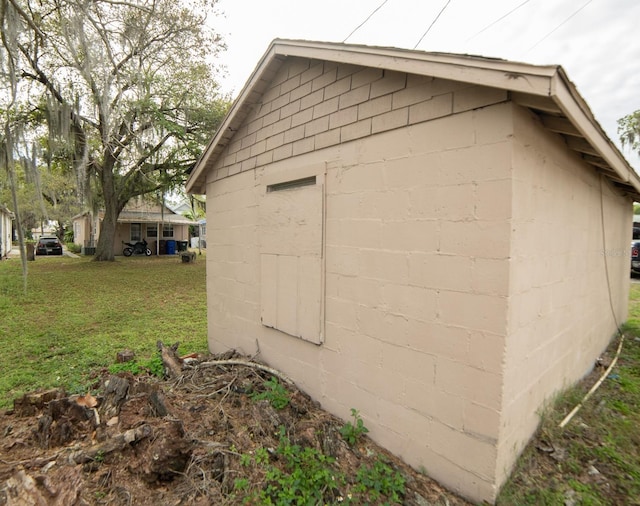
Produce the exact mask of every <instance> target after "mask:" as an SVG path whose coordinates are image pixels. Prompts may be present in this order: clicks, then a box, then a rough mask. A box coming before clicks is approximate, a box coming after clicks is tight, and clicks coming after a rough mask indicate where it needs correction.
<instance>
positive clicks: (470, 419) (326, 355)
mask: <svg viewBox="0 0 640 506" xmlns="http://www.w3.org/2000/svg"><path fill="white" fill-rule="evenodd" d="M426 82H431V81H426ZM405 100H409V96H408V95H406V96H405ZM411 100H412V101H413V100H416V98H415V96H413V98H411ZM496 109H497V110H496ZM510 115H511V105H510V104H508V103H505V104H500V105H497V106H493V107H489V108H482V109H478V110H472V111H466V112H462V113H458V114H450V115H449V116H445V117H442V118H439V119H436V120H432V121H428V122H422V123H417V124H415V125H411V126H409V127H407V128H405V129H401V130H398V129H392V130H388V131H386V132H382V133H380V134H377V135H374V136H368V137H365V138H362V139H358V140H356V141H353V142H348V143H343V144H340V145H338V146H335V147H333V148H329V149H323V150H319V151H314V152H311V153H307V154H305V155H301V156H297V157H295V158H289V159H284V160H281V161H280V162H277V163H272V164H271V165H269V166H268V167H257V168H255V169H254V170H251V171H244V172H242V173H238V174H236V175H234V176H233V177H227V178H223V179H221V180H220V179H219V180H215V179H214V177H211V176H213V175H210V180H209V183H208V189H207V195H208V197H209V202H210V203H209V205H208V209H207V212H208V216H207V223H208V227H209V230H210V232H211V233H210V234H209V235H210V239H209V242H208V258H207V261H208V262H209V270H208V276H207V282H208V284H209V286H208V293H209V297H210V301H209V310H210V317H209V325H210V329H209V335H210V345H211V348H212V350H216V351H221V350H222V349H226V348H238V349H241V350H242V351H244V352H245V353H249V354H253V353H255V352H256V351H257V348H256V342H257V343H258V346H259V349H260V355H261V358H263V359H264V360H266V361H267V362H268V363H270V364H271V365H273V366H274V367H278V368H280V369H282V370H284V371H286V372H287V373H288V374H290V375H291V376H292V377H294V378H295V380H296V382H297V383H298V384H299V385H300V387H301V388H303V389H304V390H306V391H307V392H308V393H309V394H311V395H312V396H314V397H315V398H316V399H318V400H320V402H321V403H322V405H323V407H325V408H326V409H328V410H329V411H331V412H333V413H335V414H337V415H338V416H341V417H343V418H345V419H346V418H348V416H349V412H350V409H351V408H352V407H353V408H356V409H359V410H360V411H361V413H362V416H363V417H364V419H365V422H366V424H367V426H368V427H369V428H370V429H371V435H372V437H374V439H376V440H377V441H378V442H380V443H381V444H383V445H385V446H386V447H387V448H389V449H390V450H391V451H394V452H395V453H397V454H399V455H400V456H402V457H403V458H404V459H405V460H406V461H407V462H409V463H410V464H412V465H414V466H415V467H420V466H425V468H426V469H427V470H428V472H429V473H430V475H431V476H433V477H434V478H436V479H438V480H440V481H441V482H442V483H444V484H446V485H448V486H449V487H451V488H452V489H455V490H457V491H459V492H461V493H463V494H465V495H467V496H469V497H474V498H482V499H488V500H491V499H492V498H493V496H494V495H495V486H494V477H495V462H496V455H497V438H498V432H499V423H500V422H499V421H500V407H501V404H502V398H501V392H502V390H501V388H502V387H501V385H502V361H503V354H504V347H505V338H506V328H507V322H506V314H507V295H508V286H509V239H508V234H509V220H510V216H511V211H510V209H511V207H510V201H511V189H510V177H511V149H512V148H511V141H510V139H509V136H510V131H509V128H508V127H504V126H502V122H505V121H506V122H507V123H509V122H510ZM496 123H498V124H499V128H495V129H494V130H495V131H494V132H493V136H490V135H489V134H488V133H487V132H486V131H487V130H490V129H492V128H494V126H495V125H494V124H496ZM480 132H482V133H480ZM480 137H482V141H481V143H479V142H478V139H479V138H480ZM318 164H325V166H326V188H325V192H326V216H325V227H326V233H325V234H326V235H325V252H326V281H325V284H326V294H325V315H326V316H325V325H326V336H325V342H324V344H323V345H322V346H320V347H317V346H315V345H312V344H309V343H305V342H303V341H301V340H300V339H296V338H293V337H291V336H287V335H286V334H283V333H281V332H277V331H274V330H272V329H268V328H266V327H263V326H261V325H260V307H259V304H260V299H259V293H260V287H259V286H257V283H258V280H259V279H260V276H259V272H257V271H256V269H257V268H258V266H259V253H258V246H259V245H258V244H257V237H258V235H259V234H258V231H257V229H256V227H257V223H258V205H259V204H258V203H259V199H260V194H261V192H264V191H265V187H264V184H262V182H261V180H262V178H263V177H264V176H265V175H267V174H270V175H273V174H274V173H277V172H279V171H280V172H282V173H286V172H288V171H291V170H293V169H295V168H300V167H305V166H315V165H318ZM485 185H487V186H486V188H485Z"/></svg>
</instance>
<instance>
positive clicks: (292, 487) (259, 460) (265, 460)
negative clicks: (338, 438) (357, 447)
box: [235, 427, 345, 505]
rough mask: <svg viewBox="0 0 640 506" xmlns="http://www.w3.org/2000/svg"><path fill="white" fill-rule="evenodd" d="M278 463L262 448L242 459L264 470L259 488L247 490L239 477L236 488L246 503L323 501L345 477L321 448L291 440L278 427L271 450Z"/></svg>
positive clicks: (328, 500) (331, 498)
mask: <svg viewBox="0 0 640 506" xmlns="http://www.w3.org/2000/svg"><path fill="white" fill-rule="evenodd" d="M275 455H276V456H277V459H276V461H277V462H279V463H280V467H279V466H277V465H275V464H274V463H271V462H270V461H269V454H268V452H267V451H266V450H265V449H264V448H259V449H258V450H256V451H255V453H254V456H253V457H250V458H249V459H242V457H241V463H243V465H248V463H251V464H253V465H256V466H258V467H261V468H263V470H264V486H263V487H262V488H261V489H260V490H256V491H253V492H252V493H247V488H248V484H247V483H245V482H243V481H240V482H239V483H236V484H235V489H236V490H242V491H243V492H245V493H246V494H247V495H246V496H245V502H247V503H249V504H254V503H259V504H278V505H279V504H300V505H306V504H327V503H333V502H335V501H334V499H335V498H336V497H337V495H338V494H337V491H338V487H339V486H341V485H344V483H345V478H344V476H343V475H342V474H341V473H340V472H338V471H337V470H336V469H334V468H333V467H332V465H333V463H334V462H335V459H334V458H332V457H328V456H326V455H324V454H323V453H322V452H321V451H319V450H317V449H315V448H310V447H301V446H299V445H296V444H292V443H291V441H290V440H289V438H288V437H287V435H286V433H285V429H284V427H280V441H279V444H278V448H277V449H276V450H275Z"/></svg>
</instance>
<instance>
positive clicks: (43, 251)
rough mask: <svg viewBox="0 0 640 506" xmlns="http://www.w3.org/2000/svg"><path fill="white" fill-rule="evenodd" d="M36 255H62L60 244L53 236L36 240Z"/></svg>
mask: <svg viewBox="0 0 640 506" xmlns="http://www.w3.org/2000/svg"><path fill="white" fill-rule="evenodd" d="M36 255H62V243H61V242H60V239H58V238H57V237H55V236H46V237H41V238H40V239H38V244H37V245H36Z"/></svg>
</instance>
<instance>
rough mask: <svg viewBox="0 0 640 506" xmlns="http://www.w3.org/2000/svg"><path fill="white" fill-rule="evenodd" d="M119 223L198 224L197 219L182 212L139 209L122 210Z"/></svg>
mask: <svg viewBox="0 0 640 506" xmlns="http://www.w3.org/2000/svg"><path fill="white" fill-rule="evenodd" d="M118 223H170V224H172V225H197V224H198V222H197V221H193V220H190V219H189V218H187V217H185V216H182V215H180V214H172V213H164V215H163V214H162V213H151V212H139V211H122V212H121V213H120V216H118Z"/></svg>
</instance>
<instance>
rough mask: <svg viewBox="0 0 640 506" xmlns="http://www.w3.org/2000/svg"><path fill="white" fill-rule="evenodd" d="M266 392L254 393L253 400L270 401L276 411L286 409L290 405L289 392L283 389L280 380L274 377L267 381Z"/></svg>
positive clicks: (265, 384)
mask: <svg viewBox="0 0 640 506" xmlns="http://www.w3.org/2000/svg"><path fill="white" fill-rule="evenodd" d="M264 387H265V388H266V390H265V391H264V392H253V393H252V394H251V398H252V399H253V400H254V401H260V400H265V399H266V400H268V401H269V402H270V403H271V405H272V406H273V407H274V408H275V409H284V408H286V407H287V406H288V405H289V400H290V399H289V392H288V391H287V389H286V388H285V387H283V386H282V385H281V384H280V382H279V381H278V378H276V377H275V376H272V377H271V378H270V379H269V380H268V381H265V383H264Z"/></svg>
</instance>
